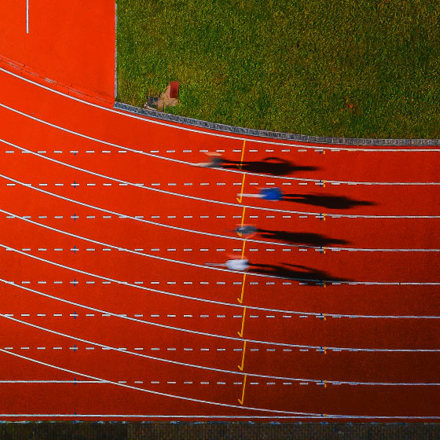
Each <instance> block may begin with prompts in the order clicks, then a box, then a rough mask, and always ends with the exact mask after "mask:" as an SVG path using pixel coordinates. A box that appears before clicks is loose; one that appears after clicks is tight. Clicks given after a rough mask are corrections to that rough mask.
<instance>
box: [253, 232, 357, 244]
mask: <svg viewBox="0 0 440 440" xmlns="http://www.w3.org/2000/svg"><path fill="white" fill-rule="evenodd" d="M256 232H258V233H259V234H260V236H261V237H262V238H266V239H272V240H279V241H282V242H285V243H296V244H304V245H308V246H317V247H320V246H329V245H332V244H341V245H342V244H349V242H348V241H347V240H342V239H340V238H330V237H326V236H325V235H320V234H315V233H313V232H289V231H270V230H267V229H257V231H256Z"/></svg>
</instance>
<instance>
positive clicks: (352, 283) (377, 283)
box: [0, 228, 440, 286]
mask: <svg viewBox="0 0 440 440" xmlns="http://www.w3.org/2000/svg"><path fill="white" fill-rule="evenodd" d="M53 229H55V228H53ZM58 231H60V230H58ZM77 237H78V238H82V237H80V236H77ZM90 241H92V240H90ZM109 246H111V247H115V246H113V245H109ZM0 247H3V248H5V249H7V250H11V251H14V252H17V253H19V254H23V255H25V256H28V257H30V258H34V259H37V260H40V261H44V262H46V263H49V264H53V265H56V266H59V267H63V268H66V269H69V270H72V271H74V272H78V273H84V274H86V275H90V276H94V277H97V278H102V279H106V280H110V281H111V280H112V278H107V277H102V276H100V275H96V274H92V273H89V272H84V271H81V270H79V269H74V268H71V267H69V266H63V265H62V264H59V263H54V262H53V261H50V260H46V259H44V258H39V257H37V256H35V255H30V254H27V253H25V252H22V251H19V250H18V249H14V248H12V247H11V246H6V245H3V244H0ZM120 249H124V248H120ZM130 253H133V254H138V255H142V256H145V257H149V258H153V259H156V260H160V261H166V262H167V263H174V264H182V265H184V266H191V267H197V268H199V269H208V270H216V271H220V272H226V273H231V274H240V275H245V274H246V275H251V276H256V277H260V278H271V279H278V280H292V281H297V282H299V283H301V282H304V283H306V284H307V283H308V284H313V285H316V286H320V285H323V284H324V283H325V284H329V285H336V286H339V285H349V286H440V282H436V281H433V282H423V281H345V280H339V279H329V280H327V279H323V280H319V279H316V278H314V279H312V278H293V277H281V276H277V275H269V274H262V273H258V272H245V271H240V270H230V269H223V268H222V267H216V266H212V265H201V264H196V263H189V262H187V261H180V260H173V259H171V258H165V257H159V256H158V255H150V254H145V253H142V252H137V251H131V250H130ZM114 282H117V283H120V284H124V285H127V286H131V284H129V283H126V282H122V281H118V280H114Z"/></svg>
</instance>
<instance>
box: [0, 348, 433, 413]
mask: <svg viewBox="0 0 440 440" xmlns="http://www.w3.org/2000/svg"><path fill="white" fill-rule="evenodd" d="M0 353H5V354H8V355H10V356H15V357H17V358H20V359H24V360H27V361H29V362H32V363H35V364H38V365H43V366H45V367H49V368H53V369H55V370H58V371H63V372H65V373H71V374H75V375H77V376H82V377H85V378H87V379H91V380H96V381H100V382H105V383H108V384H110V385H115V386H119V387H122V388H128V389H132V390H136V391H141V392H145V393H149V394H155V395H159V396H164V397H171V398H174V399H179V400H186V401H190V402H196V403H204V404H208V405H216V406H222V407H229V408H237V409H239V410H240V411H242V410H250V411H259V412H268V413H274V414H290V416H284V417H286V418H291V417H292V416H297V417H299V418H304V417H307V418H335V419H341V418H350V419H358V418H364V419H440V416H383V415H382V416H365V415H360V416H359V415H351V414H350V415H342V414H322V413H321V414H320V413H304V412H299V411H281V410H272V409H264V408H254V407H248V406H238V405H231V404H227V403H219V402H211V401H207V400H199V399H195V398H191V397H183V396H176V395H174V394H168V393H161V392H159V391H153V390H147V389H145V388H139V387H135V386H132V385H126V384H122V383H118V382H114V381H111V380H107V379H102V378H99V377H95V376H91V375H89V374H85V373H80V372H78V371H73V370H69V369H67V368H63V367H59V366H57V365H53V364H49V363H47V362H43V361H39V360H37V359H33V358H30V357H28V356H23V355H21V354H18V353H12V352H9V351H6V350H3V349H1V348H0ZM0 415H1V414H0ZM6 416H9V417H13V416H14V415H11V414H6ZM18 416H23V415H22V414H20V415H18ZM30 416H31V417H35V416H36V414H33V415H32V414H31V415H30ZM72 417H80V415H79V414H75V415H74V416H72ZM89 417H91V416H89ZM104 417H107V416H106V415H104ZM108 417H110V416H108ZM116 417H119V416H116ZM127 417H130V416H129V415H128V416H127ZM132 417H142V416H141V415H133V416H132ZM148 417H153V418H154V417H173V416H160V415H159V416H155V415H152V416H148ZM179 417H180V416H179ZM184 417H188V418H191V417H194V418H195V417H198V416H184ZM200 417H205V418H212V417H216V416H209V415H206V416H200ZM220 417H223V416H220ZM226 417H228V418H236V417H237V416H226ZM241 417H244V418H255V417H260V418H277V416H272V415H270V416H241Z"/></svg>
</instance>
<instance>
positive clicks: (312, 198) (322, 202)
mask: <svg viewBox="0 0 440 440" xmlns="http://www.w3.org/2000/svg"><path fill="white" fill-rule="evenodd" d="M282 200H283V201H286V202H296V203H303V204H305V205H313V206H321V207H323V208H327V209H350V208H354V207H356V206H374V205H377V203H375V202H369V201H364V200H354V199H350V197H346V196H329V195H322V194H283V197H282Z"/></svg>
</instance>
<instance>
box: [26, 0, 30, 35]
mask: <svg viewBox="0 0 440 440" xmlns="http://www.w3.org/2000/svg"><path fill="white" fill-rule="evenodd" d="M26 33H27V34H28V33H29V0H26Z"/></svg>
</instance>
